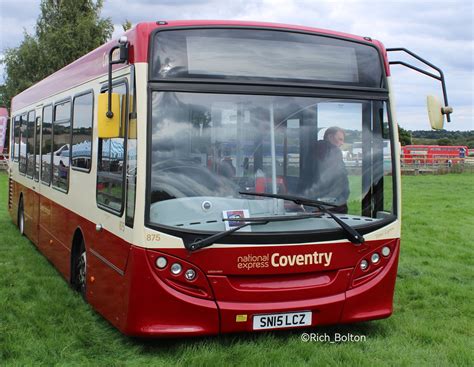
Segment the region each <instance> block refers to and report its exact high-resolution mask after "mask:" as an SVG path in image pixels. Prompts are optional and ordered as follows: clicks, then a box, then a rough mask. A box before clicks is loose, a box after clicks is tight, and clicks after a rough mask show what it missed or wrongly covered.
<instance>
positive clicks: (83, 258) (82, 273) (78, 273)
mask: <svg viewBox="0 0 474 367" xmlns="http://www.w3.org/2000/svg"><path fill="white" fill-rule="evenodd" d="M86 284H87V253H86V246H85V244H84V241H82V242H81V244H80V249H79V253H78V255H77V257H76V259H75V261H74V286H75V288H76V290H77V291H78V292H79V293H80V294H81V295H82V297H84V298H85V297H86Z"/></svg>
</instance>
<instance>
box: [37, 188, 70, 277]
mask: <svg viewBox="0 0 474 367" xmlns="http://www.w3.org/2000/svg"><path fill="white" fill-rule="evenodd" d="M40 223H41V225H40V242H39V243H40V245H39V248H40V249H41V250H42V251H43V253H44V255H45V256H46V257H47V258H48V259H49V260H50V261H51V262H52V263H53V264H54V266H55V267H56V268H57V269H58V271H59V272H60V273H61V275H62V276H63V277H64V278H65V279H67V280H69V272H70V269H69V268H70V256H71V255H70V243H69V242H70V241H72V236H73V233H74V232H71V230H70V228H71V227H72V226H73V225H74V222H73V221H72V218H70V216H69V215H67V211H66V210H65V209H64V208H63V207H62V206H60V205H58V204H56V203H55V202H54V201H52V200H50V199H48V198H46V197H44V196H42V197H41V198H40Z"/></svg>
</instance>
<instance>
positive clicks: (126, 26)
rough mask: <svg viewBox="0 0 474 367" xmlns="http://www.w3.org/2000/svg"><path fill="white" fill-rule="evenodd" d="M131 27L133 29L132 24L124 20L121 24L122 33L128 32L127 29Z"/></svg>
mask: <svg viewBox="0 0 474 367" xmlns="http://www.w3.org/2000/svg"><path fill="white" fill-rule="evenodd" d="M132 27H133V24H132V22H131V21H129V20H128V19H125V21H124V22H123V23H122V28H123V31H124V32H126V31H128V30H129V29H132Z"/></svg>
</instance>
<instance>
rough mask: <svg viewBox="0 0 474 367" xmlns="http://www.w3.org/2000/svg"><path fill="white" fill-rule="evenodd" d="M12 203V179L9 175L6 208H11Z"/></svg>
mask: <svg viewBox="0 0 474 367" xmlns="http://www.w3.org/2000/svg"><path fill="white" fill-rule="evenodd" d="M12 205H13V180H12V179H11V177H9V178H8V209H11V208H12Z"/></svg>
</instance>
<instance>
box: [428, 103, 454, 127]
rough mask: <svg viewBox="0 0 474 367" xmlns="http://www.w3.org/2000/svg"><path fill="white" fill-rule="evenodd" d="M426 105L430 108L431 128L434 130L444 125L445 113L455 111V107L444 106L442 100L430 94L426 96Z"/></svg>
mask: <svg viewBox="0 0 474 367" xmlns="http://www.w3.org/2000/svg"><path fill="white" fill-rule="evenodd" d="M426 106H427V108H428V117H429V119H430V124H431V128H432V129H434V130H441V129H443V127H444V115H448V116H449V114H450V113H452V112H453V108H452V107H449V106H446V107H443V106H442V105H441V102H440V101H439V99H438V98H436V97H435V96H428V97H427V98H426Z"/></svg>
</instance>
